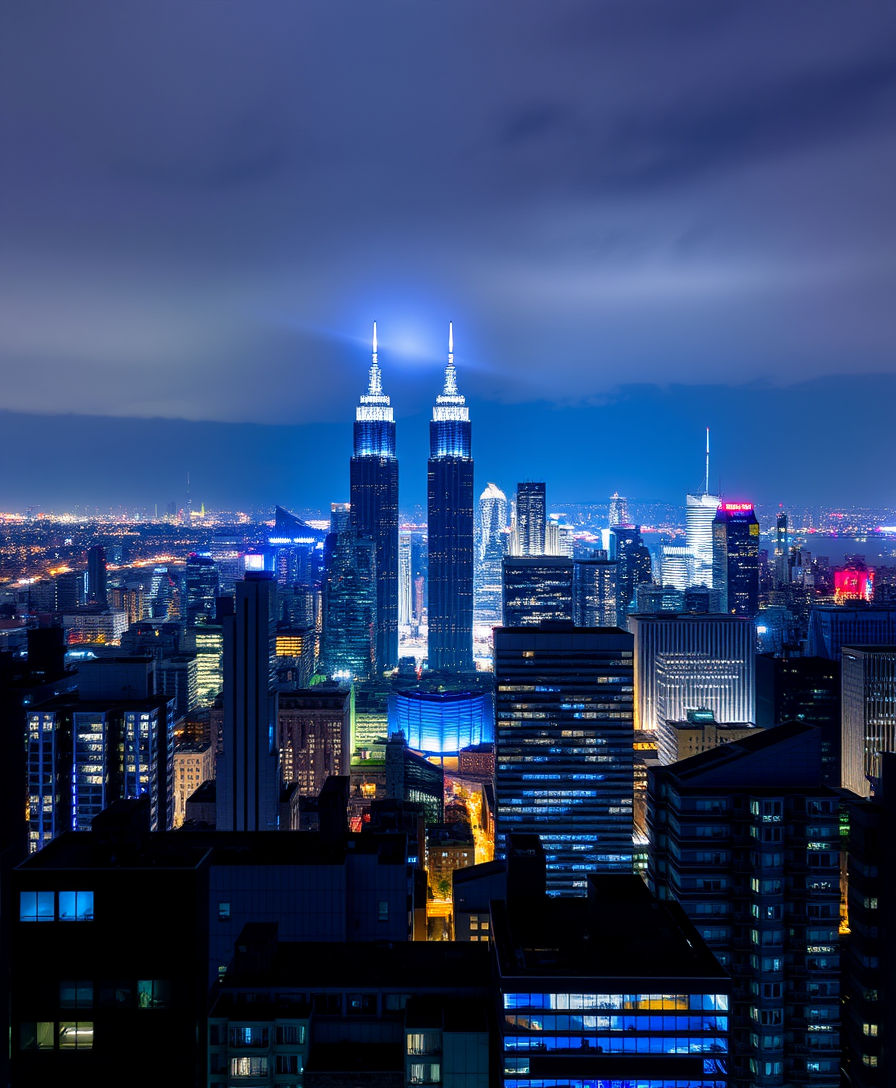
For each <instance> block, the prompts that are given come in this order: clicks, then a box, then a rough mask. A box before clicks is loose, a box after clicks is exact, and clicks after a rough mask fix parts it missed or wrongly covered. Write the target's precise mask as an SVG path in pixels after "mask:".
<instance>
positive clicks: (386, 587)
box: [351, 322, 398, 673]
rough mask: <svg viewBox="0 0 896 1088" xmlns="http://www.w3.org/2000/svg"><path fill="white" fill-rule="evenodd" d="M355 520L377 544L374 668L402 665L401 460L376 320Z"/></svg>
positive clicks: (362, 408)
mask: <svg viewBox="0 0 896 1088" xmlns="http://www.w3.org/2000/svg"><path fill="white" fill-rule="evenodd" d="M351 508H352V525H353V527H354V528H355V529H356V530H357V531H358V532H359V533H360V534H361V535H362V536H366V537H368V538H369V539H370V540H372V541H373V542H374V543H375V545H376V649H375V669H376V671H377V672H379V673H382V672H384V671H387V670H391V669H394V668H396V667H397V665H398V460H397V458H396V456H395V419H394V416H393V412H392V407H391V405H390V402H389V398H388V397H387V396H386V394H385V393H384V392H383V383H382V374H381V371H380V368H379V363H378V362H377V343H376V323H375V322H374V326H373V358H372V361H371V364H370V373H369V377H368V384H367V392H366V393H365V394H363V395H362V397H361V399H360V403H359V405H358V407H357V408H356V409H355V424H354V454H353V456H352V459H351Z"/></svg>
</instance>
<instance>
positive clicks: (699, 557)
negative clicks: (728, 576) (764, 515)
mask: <svg viewBox="0 0 896 1088" xmlns="http://www.w3.org/2000/svg"><path fill="white" fill-rule="evenodd" d="M718 508H719V496H718V495H711V494H710V493H709V427H707V428H706V473H705V475H704V478H703V491H702V492H701V493H700V494H696V495H688V497H687V509H686V513H685V518H686V522H685V524H686V526H687V530H686V531H687V536H686V540H687V549H688V552H689V553H690V556H691V558H692V559H693V566H692V568H691V571H690V573H689V580H688V584H689V585H693V586H701V585H702V586H708V587H709V588H710V589H712V588H713V572H712V523H713V521H714V520H715V516H716V511H717V510H718Z"/></svg>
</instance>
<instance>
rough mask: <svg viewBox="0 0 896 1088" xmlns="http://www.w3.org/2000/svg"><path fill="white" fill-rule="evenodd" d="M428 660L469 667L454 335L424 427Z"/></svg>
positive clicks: (468, 536) (466, 488)
mask: <svg viewBox="0 0 896 1088" xmlns="http://www.w3.org/2000/svg"><path fill="white" fill-rule="evenodd" d="M427 514H428V526H429V533H428V538H429V542H428V546H429V575H428V624H429V629H428V658H429V667H430V668H431V669H453V670H462V669H470V668H472V666H473V453H472V433H471V427H470V409H469V408H467V407H466V401H465V399H464V397H463V396H461V394H460V393H459V392H458V388H457V373H456V371H455V368H454V334H453V330H452V328H451V326H449V332H448V365H447V367H446V368H445V385H444V388H443V390H442V392H441V393H440V394H439V396H438V397H437V398H436V403H435V407H434V408H433V413H432V421H431V423H430V425H429V463H428V471H427Z"/></svg>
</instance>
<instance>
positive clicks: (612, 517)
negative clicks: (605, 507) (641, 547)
mask: <svg viewBox="0 0 896 1088" xmlns="http://www.w3.org/2000/svg"><path fill="white" fill-rule="evenodd" d="M609 525H610V528H611V529H615V528H616V527H617V526H619V527H622V526H630V525H631V522H630V521H629V519H628V499H627V498H626V497H625V496H624V495H620V494H618V493H616V492H614V493H613V494H612V495H611V496H610V511H609Z"/></svg>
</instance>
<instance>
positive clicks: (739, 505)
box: [712, 502, 759, 617]
mask: <svg viewBox="0 0 896 1088" xmlns="http://www.w3.org/2000/svg"><path fill="white" fill-rule="evenodd" d="M712 587H713V589H717V590H719V594H720V601H719V603H720V607H721V610H722V611H723V612H730V613H731V614H732V615H733V616H750V617H752V616H755V615H756V613H757V612H758V611H759V522H758V521H757V520H756V514H755V513H754V511H753V504H752V503H751V502H723V503H720V504H719V509H718V510H717V511H716V515H715V518H714V519H713V523H712Z"/></svg>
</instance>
